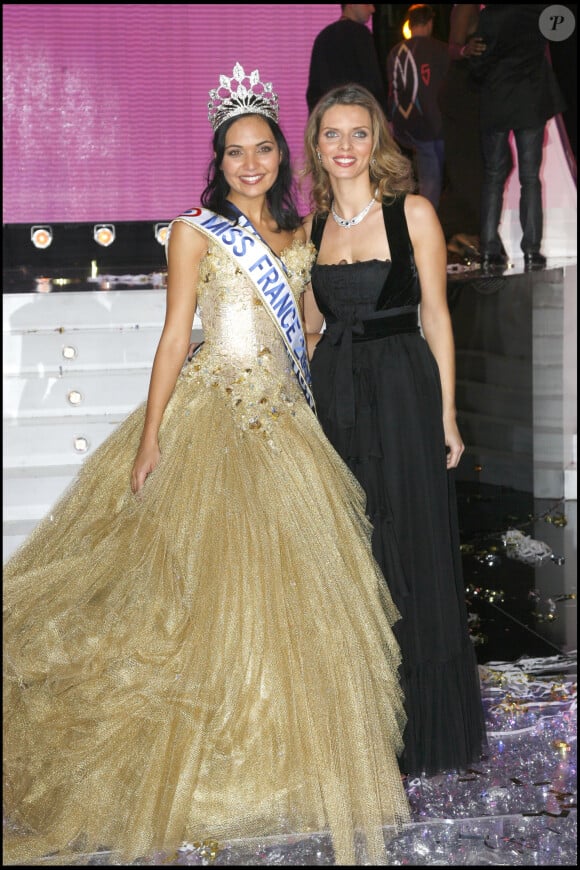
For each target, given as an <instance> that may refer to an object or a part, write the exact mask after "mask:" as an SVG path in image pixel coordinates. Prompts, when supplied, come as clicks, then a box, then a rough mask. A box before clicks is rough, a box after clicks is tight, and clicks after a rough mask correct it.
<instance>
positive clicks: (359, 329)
mask: <svg viewBox="0 0 580 870" xmlns="http://www.w3.org/2000/svg"><path fill="white" fill-rule="evenodd" d="M415 332H419V322H418V312H417V306H416V305H404V306H401V307H400V308H390V309H389V310H387V311H375V312H374V313H373V314H371V315H370V316H369V317H366V318H365V319H364V320H362V319H361V318H359V317H357V316H356V314H355V313H351V314H346V315H345V316H344V317H342V318H341V319H340V320H339V319H336V320H333V319H332V317H328V318H327V319H326V329H325V333H324V334H325V341H328V342H329V343H330V344H332V345H339V347H338V360H337V364H336V367H335V375H334V378H335V380H334V407H335V408H336V417H337V422H338V425H339V426H340V427H341V428H348V427H350V426H353V425H354V421H355V402H354V377H353V365H352V345H353V342H354V343H359V342H361V341H372V340H373V339H377V338H387V337H388V336H390V335H400V334H401V333H415Z"/></svg>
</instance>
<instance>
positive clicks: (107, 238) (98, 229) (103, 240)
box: [93, 224, 115, 248]
mask: <svg viewBox="0 0 580 870" xmlns="http://www.w3.org/2000/svg"><path fill="white" fill-rule="evenodd" d="M93 238H94V240H95V242H96V243H97V244H98V245H102V246H103V248H108V247H109V245H112V244H113V242H114V241H115V227H114V225H113V224H95V225H94V227H93Z"/></svg>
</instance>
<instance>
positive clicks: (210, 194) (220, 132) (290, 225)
mask: <svg viewBox="0 0 580 870" xmlns="http://www.w3.org/2000/svg"><path fill="white" fill-rule="evenodd" d="M251 114H253V115H254V117H256V118H263V119H264V121H266V123H267V124H268V126H269V128H270V130H271V131H272V135H273V137H274V139H275V141H276V144H277V145H278V148H279V149H280V155H281V158H282V159H281V160H280V168H279V170H278V177H277V178H276V181H275V182H274V184H273V185H272V187H271V188H270V190H269V191H268V193H267V194H266V199H267V201H268V206H269V208H270V211H271V212H272V217H273V218H274V220H275V221H276V223H277V224H278V227H279V228H280V229H281V230H295V229H296V228H297V227H299V226H300V225H301V223H302V220H301V218H300V215H299V214H298V209H297V207H296V204H295V202H294V193H293V188H294V178H293V175H292V167H291V164H290V149H289V148H288V143H287V142H286V139H285V138H284V134H283V133H282V130H281V129H280V127H279V126H278V124H276V123H275V121H272V120H271V119H270V118H267V117H266V116H265V115H260V114H256V113H250V112H248V114H247V115H235V116H234V117H233V118H229V119H228V120H227V121H224V123H223V124H220V126H219V127H218V128H217V130H216V131H215V133H214V137H213V150H214V153H215V157H214V158H213V160H212V161H211V163H210V164H209V168H208V171H207V187H206V188H205V190H204V192H203V193H202V195H201V204H202V205H203V206H204V208H209V209H211V211H214V212H216V213H217V214H221V215H223V216H224V217H227V218H230V219H235V218H236V214H235V213H234V211H233V209H232V207H231V204H230V203H229V202H228V200H227V199H226V197H227V195H228V194H229V192H230V187H229V184H228V183H227V181H226V179H225V176H224V173H223V171H222V169H221V165H222V160H223V158H224V153H225V149H226V133H227V132H228V130H229V129H230V127H231V126H232V124H233V123H234V122H235V121H239V119H240V118H247V117H249V116H250V115H251Z"/></svg>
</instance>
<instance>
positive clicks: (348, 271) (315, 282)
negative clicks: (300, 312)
mask: <svg viewBox="0 0 580 870" xmlns="http://www.w3.org/2000/svg"><path fill="white" fill-rule="evenodd" d="M404 202H405V198H404V197H403V196H400V197H397V198H396V199H395V200H393V201H392V202H391V203H389V204H387V203H383V217H384V221H385V230H386V233H387V238H388V240H389V248H390V251H391V260H386V259H385V260H367V261H364V262H357V263H343V264H340V265H338V264H337V265H334V264H333V265H320V264H318V263H315V265H314V266H313V268H312V289H313V291H314V296H315V298H316V303H317V305H318V307H319V309H320V312H321V314H323V315H324V318H325V320H326V322H327V326H328V324H329V322H333V321H334V320H346V321H349V320H352V319H353V317H354V318H355V319H356V320H358V321H366V320H367V319H371V320H373V319H375V318H376V316H377V312H386V311H388V310H390V309H394V308H402V307H404V308H407V307H409V306H415V307H416V306H417V305H418V304H419V302H420V299H421V291H420V287H419V280H418V276H417V269H416V266H415V260H414V257H413V246H412V244H411V239H410V238H409V231H408V229H407V222H406V220H405V212H404ZM326 219H327V216H321V217H318V218H315V219H314V222H313V225H312V242H313V244H314V246H315V247H316V249H317V250H319V249H320V244H321V241H322V234H323V232H324V226H325V224H326Z"/></svg>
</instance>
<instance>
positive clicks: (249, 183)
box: [221, 115, 282, 201]
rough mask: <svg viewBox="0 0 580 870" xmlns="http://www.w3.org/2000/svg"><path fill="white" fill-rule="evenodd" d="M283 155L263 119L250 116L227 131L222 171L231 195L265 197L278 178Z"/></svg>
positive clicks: (236, 196) (233, 199)
mask: <svg viewBox="0 0 580 870" xmlns="http://www.w3.org/2000/svg"><path fill="white" fill-rule="evenodd" d="M281 159H282V155H281V153H280V149H279V148H278V145H277V143H276V140H275V139H274V135H273V133H272V131H271V129H270V127H269V125H268V123H267V121H265V120H264V118H261V117H259V116H257V115H248V116H244V117H242V118H240V119H239V120H238V121H235V122H234V123H233V124H232V125H231V127H230V128H229V130H228V131H227V133H226V140H225V150H224V156H223V160H222V162H221V170H222V172H223V174H224V177H225V179H226V181H227V183H228V185H229V188H230V193H229V196H228V198H229V199H231V200H232V201H235V200H236V199H237V198H238V197H240V196H241V197H244V198H247V197H252V198H255V197H258V196H264V195H265V194H266V193H267V192H268V191H269V190H270V188H271V187H272V185H273V184H274V182H275V181H276V179H277V177H278V170H279V167H280V161H281Z"/></svg>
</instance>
